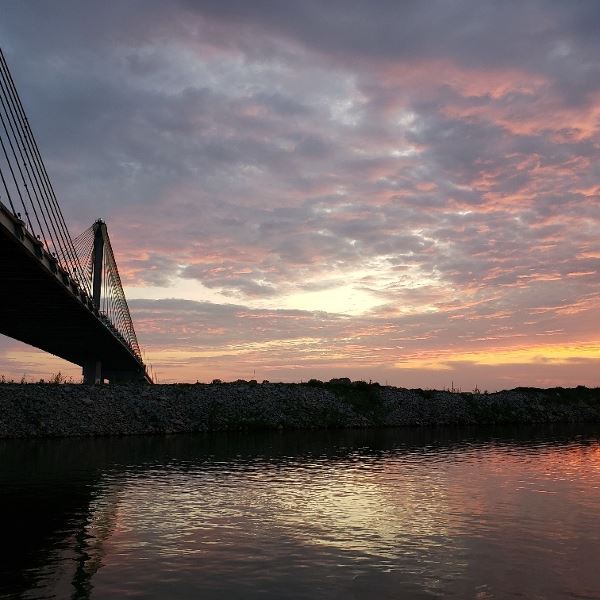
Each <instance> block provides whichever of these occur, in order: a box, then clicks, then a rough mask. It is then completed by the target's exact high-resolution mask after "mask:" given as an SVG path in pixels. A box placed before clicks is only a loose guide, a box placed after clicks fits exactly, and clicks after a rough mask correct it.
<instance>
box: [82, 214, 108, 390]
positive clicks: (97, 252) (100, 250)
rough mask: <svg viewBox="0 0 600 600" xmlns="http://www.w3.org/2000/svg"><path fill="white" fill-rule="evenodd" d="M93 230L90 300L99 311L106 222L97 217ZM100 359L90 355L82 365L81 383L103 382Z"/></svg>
mask: <svg viewBox="0 0 600 600" xmlns="http://www.w3.org/2000/svg"><path fill="white" fill-rule="evenodd" d="M92 231H93V232H94V242H93V246H92V260H91V263H92V302H93V304H94V308H95V309H96V310H97V311H100V306H101V304H100V301H101V295H102V263H103V259H104V238H105V236H106V223H105V222H104V221H103V220H102V219H98V220H97V221H96V222H95V223H94V224H93V225H92ZM103 382H104V377H103V376H102V361H101V360H99V359H98V358H94V357H90V358H88V359H87V360H86V361H85V363H84V365H83V383H88V384H93V383H103Z"/></svg>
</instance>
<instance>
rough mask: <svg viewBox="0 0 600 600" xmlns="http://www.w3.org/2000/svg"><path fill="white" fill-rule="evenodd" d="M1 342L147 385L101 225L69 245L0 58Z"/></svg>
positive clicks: (95, 377)
mask: <svg viewBox="0 0 600 600" xmlns="http://www.w3.org/2000/svg"><path fill="white" fill-rule="evenodd" d="M0 333H2V334H4V335H7V336H9V337H12V338H14V339H17V340H20V341H22V342H25V343H27V344H30V345H32V346H35V347H37V348H40V349H42V350H45V351H46V352H49V353H51V354H54V355H56V356H58V357H60V358H63V359H65V360H67V361H69V362H72V363H75V364H77V365H80V366H81V367H82V369H83V381H84V383H101V382H103V381H105V380H108V381H109V382H130V381H146V382H149V383H151V382H152V377H151V375H150V373H149V371H148V369H147V368H146V365H145V364H144V361H143V358H142V352H141V349H140V346H139V343H138V340H137V336H136V334H135V329H134V327H133V321H132V319H131V314H130V312H129V306H128V305H127V300H126V298H125V293H124V291H123V286H122V283H121V278H120V276H119V270H118V268H117V262H116V260H115V255H114V252H113V249H112V245H111V242H110V237H109V235H108V229H107V226H106V223H104V221H102V220H97V221H96V222H95V223H94V224H93V225H92V226H91V227H90V228H89V229H87V230H85V231H84V232H83V233H82V234H80V235H79V236H77V237H76V238H73V237H71V234H70V233H69V230H68V228H67V225H66V223H65V219H64V217H63V214H62V211H61V208H60V204H59V202H58V199H57V197H56V194H55V192H54V188H53V187H52V183H51V181H50V178H49V176H48V172H47V170H46V167H45V165H44V162H43V160H42V156H41V154H40V151H39V148H38V145H37V143H36V141H35V137H34V135H33V132H32V129H31V127H30V125H29V121H28V119H27V116H26V114H25V110H24V108H23V105H22V103H21V99H20V97H19V94H18V92H17V88H16V86H15V83H14V80H13V78H12V76H11V73H10V71H9V68H8V65H7V63H6V60H5V58H4V54H3V53H2V50H1V49H0Z"/></svg>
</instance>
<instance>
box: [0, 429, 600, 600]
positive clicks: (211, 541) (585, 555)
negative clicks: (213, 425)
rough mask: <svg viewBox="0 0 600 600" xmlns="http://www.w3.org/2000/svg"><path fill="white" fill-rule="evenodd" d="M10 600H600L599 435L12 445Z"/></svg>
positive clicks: (1, 584) (524, 432) (7, 486)
mask: <svg viewBox="0 0 600 600" xmlns="http://www.w3.org/2000/svg"><path fill="white" fill-rule="evenodd" d="M0 459H1V461H0V519H1V520H2V522H1V525H2V533H3V539H2V552H3V557H2V558H3V560H2V561H0V597H3V598H4V597H6V598H82V599H83V598H93V599H101V598H136V597H137V598H161V599H162V598H244V599H246V598H410V599H413V598H414V599H419V598H461V599H462V598H465V599H466V598H473V599H478V600H481V599H491V598H498V599H504V598H528V599H536V598H540V599H541V598H556V599H559V598H560V599H563V598H580V599H581V598H596V599H600V569H599V568H598V563H599V557H600V431H598V429H596V430H594V429H589V428H588V429H585V430H584V429H581V428H579V429H573V428H570V429H569V428H564V427H561V428H556V429H549V428H544V429H516V430H515V429H513V430H511V429H504V430H493V429H475V430H474V429H471V430H460V429H451V430H444V429H430V430H393V429H392V430H371V431H359V432H352V431H345V432H297V433H289V432H285V433H283V432H282V433H269V434H237V435H232V434H219V435H217V434H215V435H194V436H165V437H136V438H103V439H88V440H85V439H79V440H77V439H76V440H47V441H31V440H29V441H22V440H8V441H3V442H0Z"/></svg>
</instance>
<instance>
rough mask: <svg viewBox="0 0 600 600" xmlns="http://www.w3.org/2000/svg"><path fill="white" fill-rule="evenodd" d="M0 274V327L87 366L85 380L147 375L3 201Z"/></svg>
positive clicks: (136, 378)
mask: <svg viewBox="0 0 600 600" xmlns="http://www.w3.org/2000/svg"><path fill="white" fill-rule="evenodd" d="M0 278H1V287H0V333H2V334H4V335H7V336H9V337H12V338H15V339H17V340H20V341H22V342H25V343H27V344H30V345H32V346H35V347H37V348H40V349H41V350H45V351H46V352H50V353H51V354H54V355H56V356H58V357H60V358H63V359H64V360H67V361H69V362H72V363H75V364H77V365H80V366H81V367H85V370H86V371H87V374H88V376H87V377H86V379H87V380H88V381H89V380H90V373H94V374H95V375H96V377H95V379H96V380H104V379H108V380H109V381H111V382H120V381H121V382H123V381H144V380H146V381H147V380H148V379H147V376H146V373H145V369H144V366H143V364H142V363H141V362H140V361H139V360H138V359H137V357H136V356H135V355H134V354H133V353H132V352H131V350H130V349H129V348H128V347H127V345H126V344H125V343H123V342H122V341H121V340H120V339H119V338H118V337H117V336H116V335H115V334H114V333H113V332H112V331H111V329H110V327H109V326H108V325H107V324H106V323H104V322H103V321H102V319H101V317H100V316H99V315H98V312H97V311H95V310H94V308H93V305H92V303H91V301H90V299H89V296H87V294H84V293H82V292H81V291H80V290H79V289H78V288H77V286H76V284H74V282H73V280H72V279H71V278H70V277H68V275H67V274H66V272H65V271H63V270H61V269H60V268H57V266H56V264H55V261H53V259H52V257H51V256H50V255H48V254H47V253H46V252H45V251H44V250H43V249H42V248H41V244H39V242H37V241H36V240H35V238H33V236H31V235H30V234H29V233H28V232H27V231H24V230H23V229H22V228H20V227H19V222H18V221H17V220H16V219H15V217H14V216H13V215H12V214H10V213H9V212H8V211H7V210H6V209H4V207H3V206H1V205H0ZM93 379H94V378H92V381H93Z"/></svg>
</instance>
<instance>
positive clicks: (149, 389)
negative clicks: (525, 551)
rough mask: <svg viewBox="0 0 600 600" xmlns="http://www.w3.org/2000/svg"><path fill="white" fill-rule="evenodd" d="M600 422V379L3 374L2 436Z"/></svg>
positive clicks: (0, 396)
mask: <svg viewBox="0 0 600 600" xmlns="http://www.w3.org/2000/svg"><path fill="white" fill-rule="evenodd" d="M540 423H541V424H543V423H548V424H550V423H600V388H586V387H582V386H579V387H577V388H550V389H538V388H516V389H514V390H508V391H502V392H494V393H491V394H485V393H479V394H474V393H469V392H449V391H434V390H408V389H404V388H396V387H391V386H380V385H379V384H368V383H365V382H354V383H351V382H349V380H336V382H333V383H322V382H317V381H311V382H310V383H302V384H290V383H262V384H261V383H254V382H245V383H240V382H235V383H213V384H171V385H114V386H111V385H104V386H87V385H79V384H56V385H54V384H16V383H3V384H0V438H37V437H65V436H96V435H97V436H105V435H140V434H166V433H184V432H187V433H192V432H203V431H240V430H260V429H264V430H269V429H271V430H297V429H339V428H364V427H402V426H409V427H424V426H437V425H501V424H540Z"/></svg>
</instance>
